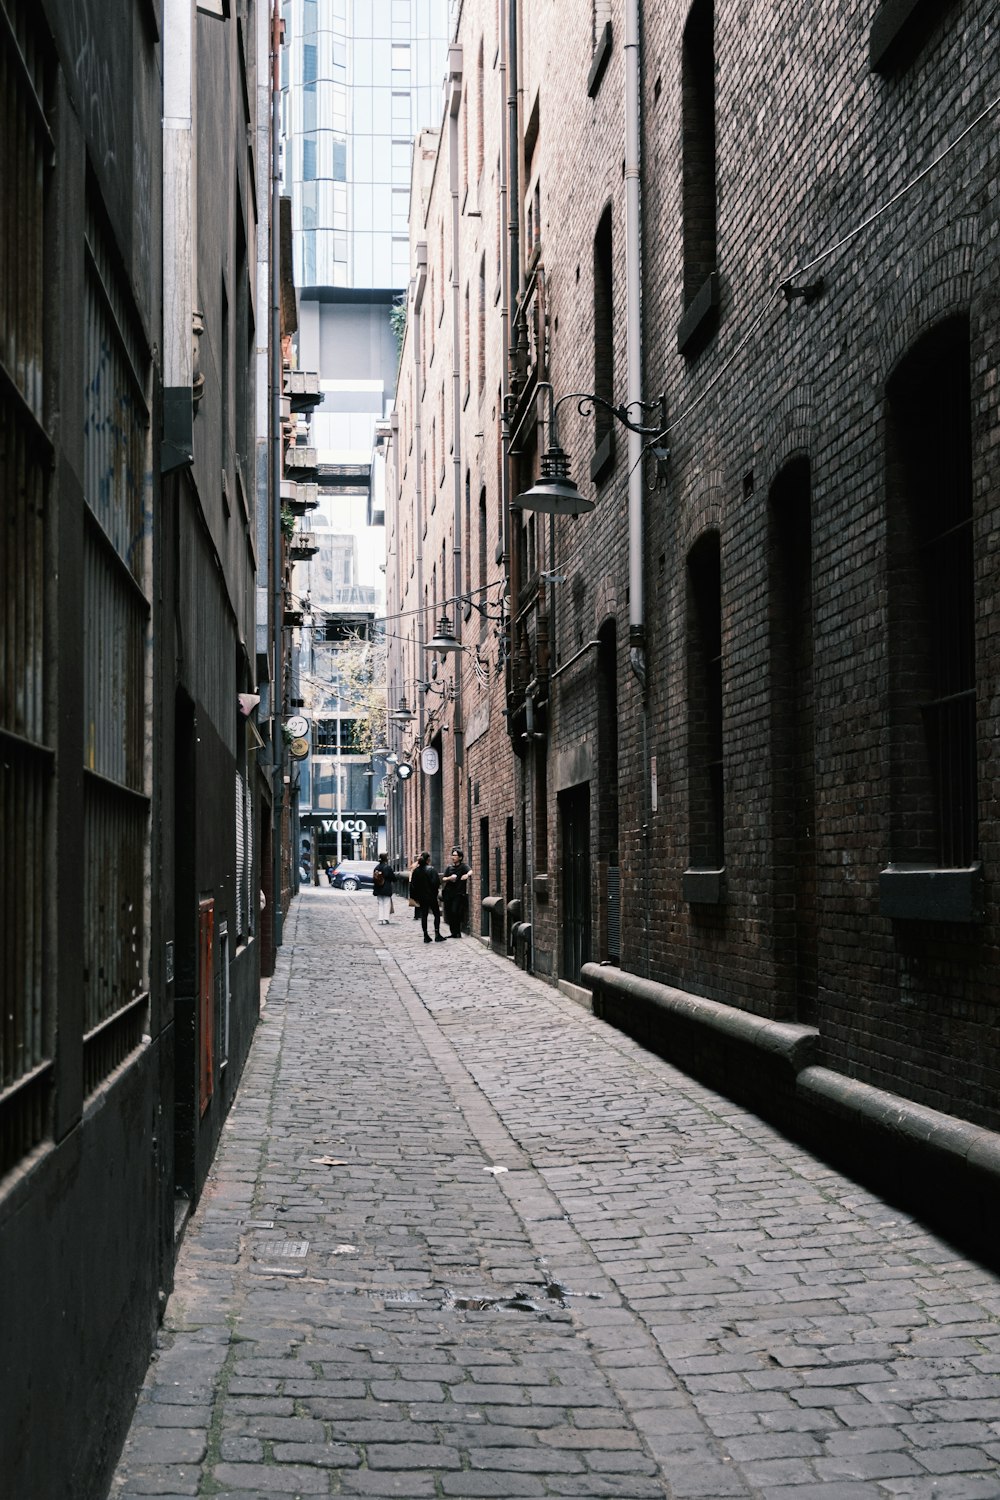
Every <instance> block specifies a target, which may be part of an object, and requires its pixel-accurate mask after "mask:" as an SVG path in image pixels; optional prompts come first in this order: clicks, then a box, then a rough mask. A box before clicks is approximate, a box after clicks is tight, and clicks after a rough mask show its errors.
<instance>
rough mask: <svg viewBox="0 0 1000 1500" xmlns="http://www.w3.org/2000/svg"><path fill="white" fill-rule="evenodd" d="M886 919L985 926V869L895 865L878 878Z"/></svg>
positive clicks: (881, 873) (978, 865)
mask: <svg viewBox="0 0 1000 1500" xmlns="http://www.w3.org/2000/svg"><path fill="white" fill-rule="evenodd" d="M878 889H879V910H880V911H881V914H882V916H883V917H892V918H894V919H896V920H899V921H904V922H906V921H910V922H981V921H982V920H983V917H984V915H985V911H984V893H983V867H982V865H981V864H974V865H967V866H966V867H964V868H963V869H957V870H956V869H951V870H947V869H937V868H935V867H933V866H929V865H913V864H892V865H888V866H887V867H886V868H885V869H884V870H882V871H881V872H880V874H879V877H878Z"/></svg>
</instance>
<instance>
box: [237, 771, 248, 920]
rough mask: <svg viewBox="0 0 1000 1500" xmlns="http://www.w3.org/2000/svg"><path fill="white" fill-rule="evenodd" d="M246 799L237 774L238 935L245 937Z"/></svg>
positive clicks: (241, 782) (241, 778) (241, 781)
mask: <svg viewBox="0 0 1000 1500" xmlns="http://www.w3.org/2000/svg"><path fill="white" fill-rule="evenodd" d="M246 823H247V809H246V799H245V797H244V795H243V777H242V776H241V775H240V773H239V771H237V772H236V934H237V937H241V936H242V935H243V931H244V927H243V913H244V911H245V910H246V883H247V882H246V875H247V870H246V859H247V852H246V842H247V841H246Z"/></svg>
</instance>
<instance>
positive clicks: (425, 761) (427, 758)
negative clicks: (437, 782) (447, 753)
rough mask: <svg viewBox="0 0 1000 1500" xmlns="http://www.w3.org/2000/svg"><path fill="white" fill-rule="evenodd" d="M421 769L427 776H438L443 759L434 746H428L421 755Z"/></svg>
mask: <svg viewBox="0 0 1000 1500" xmlns="http://www.w3.org/2000/svg"><path fill="white" fill-rule="evenodd" d="M420 767H421V770H422V771H423V773H424V775H425V776H436V775H437V773H438V771H439V769H440V767H441V758H440V756H439V755H438V753H437V751H436V750H435V749H434V746H433V745H428V746H426V748H425V749H424V750H422V751H421V753H420Z"/></svg>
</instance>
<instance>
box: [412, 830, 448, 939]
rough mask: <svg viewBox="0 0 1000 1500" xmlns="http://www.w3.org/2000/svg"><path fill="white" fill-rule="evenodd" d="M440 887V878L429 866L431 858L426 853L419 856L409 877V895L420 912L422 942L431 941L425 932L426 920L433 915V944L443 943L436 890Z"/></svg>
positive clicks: (432, 867) (430, 865)
mask: <svg viewBox="0 0 1000 1500" xmlns="http://www.w3.org/2000/svg"><path fill="white" fill-rule="evenodd" d="M440 885H441V877H440V875H439V874H438V872H437V870H435V868H434V866H433V865H432V864H431V857H430V855H429V854H428V853H426V851H425V852H424V853H423V854H421V856H420V858H419V860H418V861H417V868H416V869H415V870H414V872H413V874H412V875H411V876H410V895H411V896H412V897H413V899H414V901H416V903H417V908H418V910H419V912H420V925H421V927H422V928H423V929H424V942H425V943H429V942H430V941H431V938H430V934H429V933H428V931H427V918H428V917H429V916H430V915H431V914H432V913H433V916H434V942H435V943H443V942H444V938H443V937H442V936H441V908H440V906H439V905H438V889H439V887H440Z"/></svg>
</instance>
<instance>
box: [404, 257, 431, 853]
mask: <svg viewBox="0 0 1000 1500" xmlns="http://www.w3.org/2000/svg"><path fill="white" fill-rule="evenodd" d="M416 255H417V274H416V277H415V279H414V284H413V361H414V386H415V389H416V400H415V401H414V403H413V457H414V467H415V469H416V484H415V485H414V491H415V494H416V515H415V516H414V523H415V525H416V554H417V676H418V677H420V678H423V677H424V675H425V669H424V641H425V640H426V639H427V621H426V619H425V618H424V503H425V501H424V480H423V474H424V444H423V423H422V421H421V413H422V411H423V399H424V398H423V391H422V389H421V380H422V378H423V358H424V356H423V324H422V321H421V316H420V315H421V312H422V311H423V305H424V291H425V289H426V287H427V241H426V240H421V241H420V242H419V244H418V245H417V251H416ZM414 687H415V690H416V691H417V692H418V693H419V694H420V703H419V705H418V708H417V714H418V718H417V735H418V737H417V743H418V745H419V746H420V748H421V749H423V744H424V729H425V721H424V695H423V693H421V692H420V689H419V688H417V687H416V684H414ZM418 782H419V785H420V795H419V804H420V810H419V824H420V827H419V835H420V837H419V843H420V847H421V849H425V848H426V847H427V841H426V839H425V838H424V777H423V776H422V775H421V776H419V777H418ZM416 852H417V851H416V850H412V851H410V852H409V853H408V854H407V856H406V857H407V858H408V859H410V858H412V856H413V854H414V853H416Z"/></svg>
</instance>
